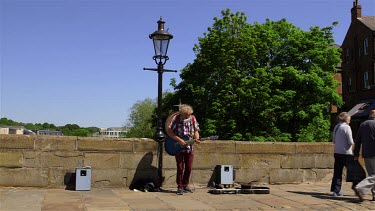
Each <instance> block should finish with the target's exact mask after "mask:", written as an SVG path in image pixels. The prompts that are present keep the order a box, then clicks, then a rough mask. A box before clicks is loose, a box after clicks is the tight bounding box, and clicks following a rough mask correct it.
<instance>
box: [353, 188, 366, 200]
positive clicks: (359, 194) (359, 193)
mask: <svg viewBox="0 0 375 211" xmlns="http://www.w3.org/2000/svg"><path fill="white" fill-rule="evenodd" d="M354 192H355V194H356V195H357V196H358V198H359V201H361V202H363V200H364V199H363V195H362V193H361V191H360V190H358V189H357V188H354Z"/></svg>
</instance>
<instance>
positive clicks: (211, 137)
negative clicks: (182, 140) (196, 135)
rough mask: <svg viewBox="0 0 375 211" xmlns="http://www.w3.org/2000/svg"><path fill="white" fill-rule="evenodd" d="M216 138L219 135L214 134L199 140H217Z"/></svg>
mask: <svg viewBox="0 0 375 211" xmlns="http://www.w3.org/2000/svg"><path fill="white" fill-rule="evenodd" d="M218 139H219V136H217V135H214V136H209V137H205V138H201V139H200V140H201V141H205V140H218Z"/></svg>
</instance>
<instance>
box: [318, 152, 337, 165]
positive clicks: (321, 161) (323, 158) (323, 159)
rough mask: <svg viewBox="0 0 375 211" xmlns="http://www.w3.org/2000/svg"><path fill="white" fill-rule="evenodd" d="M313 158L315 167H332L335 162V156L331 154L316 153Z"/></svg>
mask: <svg viewBox="0 0 375 211" xmlns="http://www.w3.org/2000/svg"><path fill="white" fill-rule="evenodd" d="M314 158H315V168H320V169H326V168H332V169H333V165H334V163H335V158H334V157H333V153H332V154H316V155H315V156H314Z"/></svg>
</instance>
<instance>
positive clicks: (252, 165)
mask: <svg viewBox="0 0 375 211" xmlns="http://www.w3.org/2000/svg"><path fill="white" fill-rule="evenodd" d="M281 158H282V155H275V154H241V155H240V165H239V166H240V167H241V169H269V168H280V166H281Z"/></svg>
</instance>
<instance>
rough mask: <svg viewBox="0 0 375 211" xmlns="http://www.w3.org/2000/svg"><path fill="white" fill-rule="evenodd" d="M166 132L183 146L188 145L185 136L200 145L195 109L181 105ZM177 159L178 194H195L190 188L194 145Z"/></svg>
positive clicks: (178, 155) (177, 156)
mask: <svg viewBox="0 0 375 211" xmlns="http://www.w3.org/2000/svg"><path fill="white" fill-rule="evenodd" d="M166 130H167V134H168V136H169V137H171V138H173V139H174V140H176V141H178V142H179V144H180V145H181V146H185V145H186V143H185V141H184V140H183V139H182V138H181V137H184V136H185V137H186V136H187V137H189V138H194V139H196V142H197V143H200V141H199V124H198V122H197V120H196V118H195V116H194V115H193V108H192V107H191V106H190V105H187V104H181V105H180V106H179V114H177V115H175V116H174V117H173V119H172V120H171V122H170V124H169V125H168V126H167V127H166ZM175 158H176V164H177V174H176V183H177V194H178V195H183V194H184V192H193V191H192V190H191V189H190V188H189V180H190V174H191V170H192V168H193V160H194V150H193V145H190V146H188V149H187V150H185V151H182V152H180V153H178V154H177V155H176V156H175Z"/></svg>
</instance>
